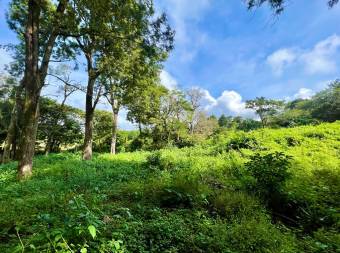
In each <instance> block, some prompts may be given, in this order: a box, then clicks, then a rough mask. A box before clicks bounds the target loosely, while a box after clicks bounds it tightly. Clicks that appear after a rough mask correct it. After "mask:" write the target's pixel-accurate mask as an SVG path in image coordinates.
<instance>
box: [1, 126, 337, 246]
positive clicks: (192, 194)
mask: <svg viewBox="0 0 340 253" xmlns="http://www.w3.org/2000/svg"><path fill="white" fill-rule="evenodd" d="M240 143H241V144H242V143H243V144H244V143H246V144H247V145H246V147H245V148H242V145H241V146H240V145H239V144H240ZM237 147H239V148H237ZM274 151H281V152H284V153H286V154H288V155H291V156H292V157H293V160H292V164H291V166H290V169H289V170H290V171H291V172H292V177H291V178H290V179H289V180H288V182H287V184H286V186H285V193H286V195H285V197H286V198H287V203H288V204H289V205H291V206H290V207H289V208H290V209H292V210H294V212H292V213H291V214H287V217H282V216H281V218H282V219H277V217H276V218H275V220H276V222H275V223H274V222H273V217H274V216H275V215H273V213H272V212H271V211H270V210H268V209H266V208H265V206H264V205H263V203H262V202H261V200H260V199H259V198H258V196H255V195H254V194H252V193H251V192H249V189H247V182H248V175H247V174H246V173H245V170H244V164H245V162H247V161H248V160H249V157H250V156H251V155H252V154H254V153H255V152H260V153H262V154H265V153H270V152H274ZM149 155H150V153H146V152H136V153H131V154H130V153H126V154H119V155H117V156H110V155H106V154H101V155H96V157H95V158H94V159H93V161H89V162H84V161H81V160H80V158H79V155H76V154H56V155H50V156H48V157H45V156H40V157H37V158H36V160H35V173H34V177H33V178H32V179H31V180H29V181H26V182H22V183H18V182H17V181H16V179H15V164H14V163H12V164H8V165H2V166H0V225H1V226H0V249H1V252H15V251H16V250H17V251H18V252H21V251H22V247H23V246H22V245H21V243H20V240H21V241H22V244H23V245H24V247H25V250H26V252H30V251H32V252H34V251H35V250H36V252H51V251H52V252H53V251H56V250H59V251H60V252H73V251H74V252H77V250H79V249H81V248H87V249H88V251H89V252H99V251H100V250H102V252H122V251H121V250H122V248H123V249H124V248H125V252H339V251H337V250H339V248H338V246H339V243H340V238H339V233H338V232H337V231H338V229H339V215H338V213H339V202H340V199H339V196H340V189H339V188H340V122H337V123H333V124H322V125H319V126H316V127H311V126H307V127H298V128H291V129H279V130H270V129H265V130H259V131H255V132H251V133H241V132H227V133H221V134H219V135H217V136H216V137H214V138H213V139H211V140H209V141H207V142H206V143H205V144H203V145H202V146H199V147H193V148H185V149H181V150H179V149H167V150H162V151H159V152H155V153H154V154H153V157H152V158H153V160H152V161H153V162H152V164H151V165H150V163H149V164H147V165H146V161H147V157H148V156H149ZM289 208H288V209H289ZM283 223H285V224H286V225H284V224H283ZM89 225H93V226H95V227H96V232H97V235H96V237H95V238H94V239H93V238H92V236H91V234H90V233H89V230H88V226H89ZM118 248H119V249H118ZM71 250H73V251H71ZM91 250H92V251H91Z"/></svg>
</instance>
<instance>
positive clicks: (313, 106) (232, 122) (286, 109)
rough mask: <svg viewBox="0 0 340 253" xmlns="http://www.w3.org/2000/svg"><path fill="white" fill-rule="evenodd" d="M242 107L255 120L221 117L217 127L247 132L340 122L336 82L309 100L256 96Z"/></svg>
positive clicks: (338, 88)
mask: <svg viewBox="0 0 340 253" xmlns="http://www.w3.org/2000/svg"><path fill="white" fill-rule="evenodd" d="M246 107H247V108H249V109H253V110H254V111H255V112H256V114H257V115H258V119H259V120H253V119H243V118H241V117H231V116H228V117H227V116H225V115H222V116H221V117H220V118H219V119H218V124H219V126H220V127H224V128H234V129H239V130H243V131H249V130H254V129H257V128H260V127H294V126H300V125H308V124H318V123H319V122H334V121H336V120H340V81H339V80H335V81H334V82H332V83H330V84H329V87H328V88H326V89H324V90H322V91H320V92H318V93H317V94H315V95H314V96H313V97H311V98H310V99H295V100H292V101H289V102H284V101H280V100H273V99H266V98H264V97H259V98H256V99H254V100H248V101H246Z"/></svg>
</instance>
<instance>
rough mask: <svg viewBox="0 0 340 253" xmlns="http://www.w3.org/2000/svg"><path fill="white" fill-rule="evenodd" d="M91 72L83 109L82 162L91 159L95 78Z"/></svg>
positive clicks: (90, 70)
mask: <svg viewBox="0 0 340 253" xmlns="http://www.w3.org/2000/svg"><path fill="white" fill-rule="evenodd" d="M92 72H93V70H92V69H89V70H88V76H89V77H88V78H89V80H88V84H87V91H86V108H85V136H84V148H83V160H91V159H92V138H93V136H92V135H93V116H94V107H93V105H92V104H93V89H94V84H95V81H96V77H95V76H94V75H93V73H92Z"/></svg>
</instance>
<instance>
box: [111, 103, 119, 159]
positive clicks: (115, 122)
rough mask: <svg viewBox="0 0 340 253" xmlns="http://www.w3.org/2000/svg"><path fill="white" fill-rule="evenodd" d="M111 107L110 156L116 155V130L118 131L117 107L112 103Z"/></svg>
mask: <svg viewBox="0 0 340 253" xmlns="http://www.w3.org/2000/svg"><path fill="white" fill-rule="evenodd" d="M111 106H112V136H111V154H113V155H114V154H116V142H117V129H118V127H117V126H118V113H119V106H118V104H117V103H116V101H113V103H112V104H111Z"/></svg>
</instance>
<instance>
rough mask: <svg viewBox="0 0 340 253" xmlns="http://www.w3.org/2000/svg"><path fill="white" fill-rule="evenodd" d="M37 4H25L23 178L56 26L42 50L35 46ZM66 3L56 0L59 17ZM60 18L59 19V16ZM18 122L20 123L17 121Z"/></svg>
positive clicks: (28, 168) (29, 162)
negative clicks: (26, 10)
mask: <svg viewBox="0 0 340 253" xmlns="http://www.w3.org/2000/svg"><path fill="white" fill-rule="evenodd" d="M41 4H42V3H41V1H36V0H29V1H28V16H27V24H26V30H25V73H24V78H23V81H22V82H23V86H24V93H25V101H24V104H23V111H22V115H18V118H19V119H20V127H22V129H20V130H21V136H20V147H19V149H20V150H19V163H18V177H19V178H27V177H30V176H31V175H32V166H33V156H34V148H35V140H36V134H37V127H38V115H39V99H40V93H41V88H42V87H43V84H44V82H45V78H46V75H47V70H48V65H49V61H50V58H51V55H52V52H53V47H54V43H55V40H56V38H57V36H58V33H57V31H58V27H57V26H55V27H53V28H52V30H51V33H50V35H49V38H48V39H47V42H46V44H45V46H44V47H41V46H40V45H39V33H40V29H39V21H40V13H41ZM66 5H67V0H60V1H59V4H58V7H57V9H56V12H57V14H59V15H60V14H63V13H64V11H65V9H66ZM59 18H60V17H59ZM39 49H43V56H42V57H41V66H40V68H39V59H40V57H39V51H40V50H39ZM21 119H22V120H21Z"/></svg>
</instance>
